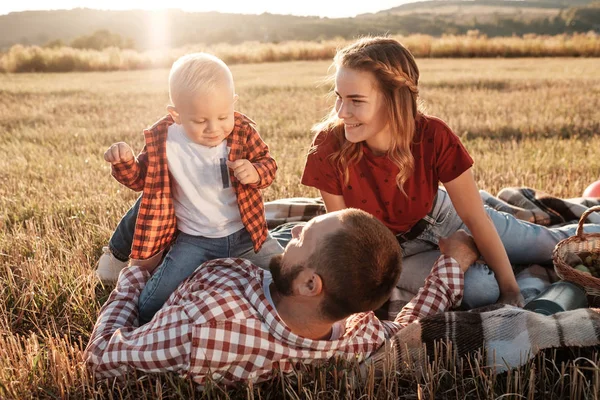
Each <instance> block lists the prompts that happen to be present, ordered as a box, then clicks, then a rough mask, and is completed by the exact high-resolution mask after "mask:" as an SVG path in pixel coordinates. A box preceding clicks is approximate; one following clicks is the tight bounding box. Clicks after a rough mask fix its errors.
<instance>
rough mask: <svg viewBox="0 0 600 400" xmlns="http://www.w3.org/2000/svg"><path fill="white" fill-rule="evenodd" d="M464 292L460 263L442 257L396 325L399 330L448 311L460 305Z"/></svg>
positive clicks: (399, 315) (403, 310)
mask: <svg viewBox="0 0 600 400" xmlns="http://www.w3.org/2000/svg"><path fill="white" fill-rule="evenodd" d="M463 290H464V274H463V272H462V270H461V269H460V266H459V265H458V262H457V261H456V260H454V259H453V258H451V257H448V256H445V255H443V254H442V255H441V256H440V257H439V258H438V259H437V261H436V262H435V265H434V266H433V269H432V270H431V273H430V274H429V276H428V277H427V279H425V285H424V286H423V287H422V288H421V289H420V290H419V292H418V293H417V295H416V296H415V297H413V298H412V300H411V301H410V302H409V303H408V304H407V305H405V306H404V308H402V310H401V311H400V313H399V314H398V316H396V319H395V320H394V323H395V324H396V325H397V326H398V327H399V328H404V327H405V326H406V325H408V324H410V323H412V322H414V321H416V320H419V319H421V318H425V317H427V316H428V315H432V314H437V313H439V312H443V311H446V310H447V309H449V308H450V307H453V306H458V305H460V302H461V301H462V296H463Z"/></svg>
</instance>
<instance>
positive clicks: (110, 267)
mask: <svg viewBox="0 0 600 400" xmlns="http://www.w3.org/2000/svg"><path fill="white" fill-rule="evenodd" d="M102 253H103V254H102V255H101V256H100V259H99V260H98V269H96V276H97V277H98V278H99V279H100V280H101V281H102V283H114V282H116V281H117V279H118V278H119V273H120V272H121V270H122V269H123V268H125V267H126V266H127V264H128V261H121V260H119V259H118V258H116V257H115V256H114V255H113V253H111V252H110V250H109V249H108V247H107V246H105V247H103V248H102Z"/></svg>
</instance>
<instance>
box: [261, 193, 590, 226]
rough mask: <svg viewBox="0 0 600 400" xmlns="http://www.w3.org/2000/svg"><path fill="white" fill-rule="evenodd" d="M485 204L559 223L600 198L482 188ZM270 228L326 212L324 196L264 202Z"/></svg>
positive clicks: (526, 217)
mask: <svg viewBox="0 0 600 400" xmlns="http://www.w3.org/2000/svg"><path fill="white" fill-rule="evenodd" d="M479 193H480V195H481V199H482V200H483V202H484V204H486V205H487V206H490V207H492V208H494V209H496V210H499V211H504V212H507V213H510V214H512V215H514V216H515V217H516V218H518V219H521V220H524V221H529V222H532V223H535V224H539V225H545V226H560V225H564V224H567V223H575V222H577V221H579V217H581V214H583V212H585V210H587V209H588V208H589V207H592V206H597V205H600V198H594V199H589V198H582V197H577V198H571V199H561V198H558V197H554V196H551V195H549V194H548V193H545V192H542V191H539V190H535V189H531V188H526V187H522V188H506V189H502V190H501V191H500V192H499V193H498V197H494V196H492V195H491V194H489V193H488V192H486V191H483V190H480V191H479ZM265 213H266V216H267V223H268V225H269V229H273V228H275V227H277V226H279V225H282V224H284V223H286V222H299V221H308V220H310V219H311V218H313V217H316V216H317V215H321V214H324V213H325V204H324V203H323V200H321V198H308V197H293V198H288V199H280V200H275V201H270V202H267V203H265ZM588 222H591V223H595V224H598V223H600V213H592V214H590V216H589V217H588Z"/></svg>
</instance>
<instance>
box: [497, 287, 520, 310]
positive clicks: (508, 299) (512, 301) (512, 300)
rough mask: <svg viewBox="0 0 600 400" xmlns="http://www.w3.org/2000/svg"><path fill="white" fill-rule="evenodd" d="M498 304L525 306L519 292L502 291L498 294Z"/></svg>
mask: <svg viewBox="0 0 600 400" xmlns="http://www.w3.org/2000/svg"><path fill="white" fill-rule="evenodd" d="M498 303H502V304H508V305H511V306H517V307H523V306H524V305H525V299H524V298H523V295H522V294H521V291H520V290H516V291H515V290H504V291H502V292H500V298H499V299H498Z"/></svg>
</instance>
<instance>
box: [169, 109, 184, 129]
mask: <svg viewBox="0 0 600 400" xmlns="http://www.w3.org/2000/svg"><path fill="white" fill-rule="evenodd" d="M167 112H168V113H169V114H171V117H173V121H175V123H176V124H179V125H181V117H180V116H179V113H178V112H177V109H176V108H175V106H167Z"/></svg>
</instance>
